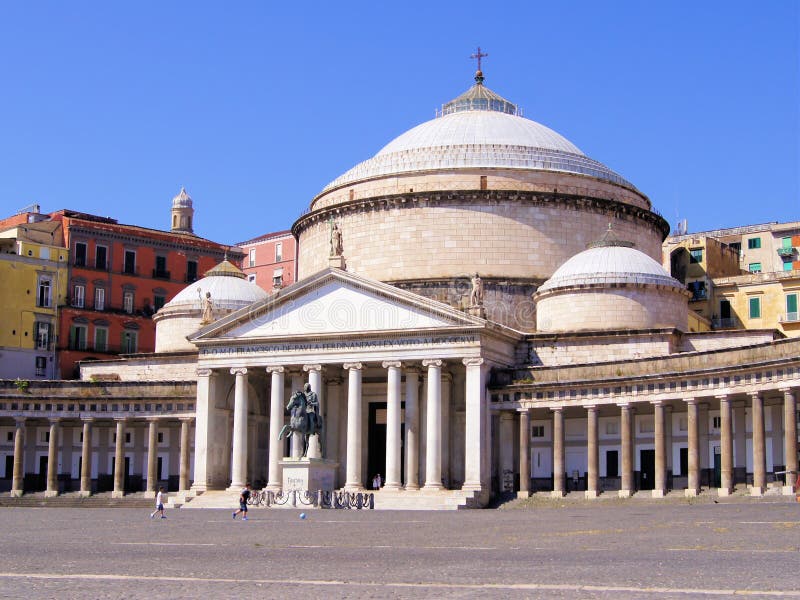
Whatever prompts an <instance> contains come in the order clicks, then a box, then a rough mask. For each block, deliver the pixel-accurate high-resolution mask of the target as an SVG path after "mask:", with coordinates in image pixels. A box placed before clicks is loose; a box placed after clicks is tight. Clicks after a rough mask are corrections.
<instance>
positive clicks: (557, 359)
mask: <svg viewBox="0 0 800 600" xmlns="http://www.w3.org/2000/svg"><path fill="white" fill-rule="evenodd" d="M674 344H675V335H674V333H672V332H653V333H646V334H637V333H634V332H630V334H628V335H626V334H622V335H612V336H604V335H595V336H587V337H576V336H564V337H552V338H550V339H546V336H539V335H537V336H536V338H535V339H532V340H530V341H529V352H528V364H530V365H531V366H548V367H549V366H557V365H581V364H591V363H593V362H596V361H597V360H598V359H601V360H603V361H614V360H630V359H636V358H646V357H651V356H664V355H667V354H671V353H672V352H673V348H674Z"/></svg>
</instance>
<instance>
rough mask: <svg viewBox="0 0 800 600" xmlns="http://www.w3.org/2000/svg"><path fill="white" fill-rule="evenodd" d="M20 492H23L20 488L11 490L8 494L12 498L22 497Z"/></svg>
mask: <svg viewBox="0 0 800 600" xmlns="http://www.w3.org/2000/svg"><path fill="white" fill-rule="evenodd" d="M22 494H23V492H22V490H11V493H10V494H9V495H10V496H11V497H12V498H22Z"/></svg>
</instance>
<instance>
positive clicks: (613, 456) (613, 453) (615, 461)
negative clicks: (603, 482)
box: [606, 450, 619, 477]
mask: <svg viewBox="0 0 800 600" xmlns="http://www.w3.org/2000/svg"><path fill="white" fill-rule="evenodd" d="M606 477H619V451H617V450H608V451H606Z"/></svg>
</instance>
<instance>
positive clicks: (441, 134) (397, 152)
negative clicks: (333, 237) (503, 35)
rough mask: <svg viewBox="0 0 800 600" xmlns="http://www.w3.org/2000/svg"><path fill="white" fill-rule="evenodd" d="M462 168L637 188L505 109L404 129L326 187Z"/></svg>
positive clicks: (470, 112)
mask: <svg viewBox="0 0 800 600" xmlns="http://www.w3.org/2000/svg"><path fill="white" fill-rule="evenodd" d="M459 168H499V169H504V168H511V169H530V170H543V171H560V172H567V173H578V174H582V175H589V176H590V177H597V178H598V179H603V180H605V181H610V182H613V183H617V184H620V185H624V186H626V187H629V188H632V189H635V188H634V186H633V185H632V184H631V183H629V182H628V181H626V180H625V179H624V178H622V177H621V176H619V175H618V174H616V173H615V172H614V171H612V170H611V169H609V168H608V167H606V166H605V165H603V164H602V163H599V162H597V161H596V160H592V159H591V158H589V157H588V156H586V155H585V154H583V152H581V151H580V149H579V148H578V147H577V146H575V145H574V144H573V143H572V142H570V141H569V140H567V139H566V138H565V137H563V136H562V135H559V134H558V133H556V132H555V131H553V130H552V129H550V128H549V127H545V126H544V125H542V124H540V123H537V122H535V121H531V120H530V119H526V118H523V117H519V116H516V115H512V114H506V113H503V112H498V111H492V110H467V111H461V112H454V113H450V114H445V115H444V116H441V117H438V118H436V119H432V120H430V121H427V122H425V123H422V124H421V125H418V126H416V127H414V128H413V129H411V130H409V131H407V132H405V133H404V134H402V135H400V136H398V137H397V138H395V139H394V140H392V141H391V142H389V143H388V144H387V145H386V146H384V147H383V148H382V149H381V150H380V151H379V152H378V153H377V154H376V155H375V156H374V157H373V158H370V159H369V160H366V161H364V162H362V163H359V164H358V165H356V166H355V167H353V168H352V169H350V170H349V171H347V172H346V173H345V174H344V175H342V176H341V177H338V178H337V179H335V180H333V181H332V182H331V183H329V184H328V185H327V186H325V189H324V190H323V192H324V191H327V190H330V189H333V188H336V187H339V186H342V185H349V184H352V183H354V182H357V181H362V180H365V179H371V178H375V177H384V176H390V175H396V174H401V173H413V172H416V171H432V170H441V169H459Z"/></svg>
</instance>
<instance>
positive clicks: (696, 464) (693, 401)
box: [684, 398, 700, 496]
mask: <svg viewBox="0 0 800 600" xmlns="http://www.w3.org/2000/svg"><path fill="white" fill-rule="evenodd" d="M686 412H687V415H686V427H687V429H688V431H687V432H686V436H687V438H688V440H689V449H688V452H687V462H688V465H687V466H688V469H689V472H688V473H687V474H686V475H687V479H688V481H687V486H686V489H685V490H684V495H686V496H697V494H699V493H700V430H699V428H698V422H697V421H698V406H697V398H689V399H687V400H686Z"/></svg>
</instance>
